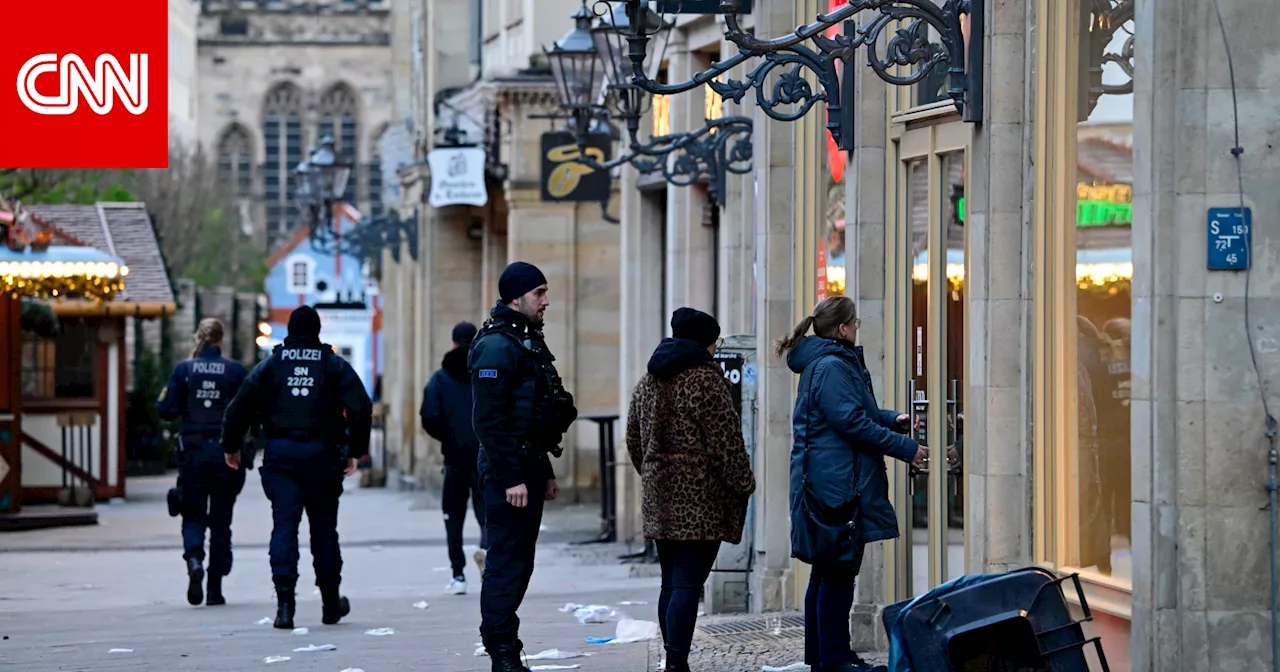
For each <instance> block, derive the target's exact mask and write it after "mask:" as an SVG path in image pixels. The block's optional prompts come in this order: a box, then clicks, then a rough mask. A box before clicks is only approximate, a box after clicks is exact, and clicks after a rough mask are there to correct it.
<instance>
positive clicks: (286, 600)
mask: <svg viewBox="0 0 1280 672" xmlns="http://www.w3.org/2000/svg"><path fill="white" fill-rule="evenodd" d="M297 608H298V606H297V603H296V602H294V596H293V591H292V590H281V589H280V588H276V622H275V627H277V628H279V629H281V630H292V629H293V612H294V611H296V610H297Z"/></svg>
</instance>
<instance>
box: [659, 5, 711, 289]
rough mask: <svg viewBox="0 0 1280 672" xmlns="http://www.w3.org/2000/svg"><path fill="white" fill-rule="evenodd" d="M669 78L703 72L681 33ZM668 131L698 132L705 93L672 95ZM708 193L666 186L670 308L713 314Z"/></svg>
mask: <svg viewBox="0 0 1280 672" xmlns="http://www.w3.org/2000/svg"><path fill="white" fill-rule="evenodd" d="M669 48H670V50H671V51H670V57H669V59H668V61H667V64H668V65H667V72H668V78H669V79H670V80H671V81H675V82H683V81H687V80H688V79H690V78H692V77H693V75H694V73H696V72H698V71H699V70H701V69H702V66H703V63H702V62H701V60H702V59H701V57H700V56H698V55H697V54H694V53H691V52H690V51H689V49H688V45H687V44H686V42H685V40H684V35H683V33H682V32H681V31H674V32H673V33H672V36H671V45H670V47H669ZM670 119H671V132H672V133H681V132H687V131H692V130H696V129H698V128H701V127H702V125H703V124H704V123H706V119H705V116H704V98H703V90H702V89H701V88H695V89H693V90H692V91H686V92H684V93H681V94H678V95H675V96H672V97H671V117H670ZM707 204H708V203H707V195H706V191H705V190H704V188H703V187H702V186H700V185H698V184H692V185H689V186H687V187H679V186H675V185H670V186H668V187H667V287H666V292H667V296H668V297H669V302H668V305H670V306H671V307H672V308H677V307H680V306H689V307H691V308H697V309H698V310H703V311H706V312H709V313H714V312H715V309H716V306H715V299H716V297H715V292H714V287H715V285H714V281H715V277H716V275H715V274H716V269H715V263H714V260H715V256H714V250H713V247H712V246H713V244H714V241H715V237H714V235H715V232H714V230H713V229H711V228H710V227H707V226H703V225H702V220H703V214H704V211H705V209H706V207H707Z"/></svg>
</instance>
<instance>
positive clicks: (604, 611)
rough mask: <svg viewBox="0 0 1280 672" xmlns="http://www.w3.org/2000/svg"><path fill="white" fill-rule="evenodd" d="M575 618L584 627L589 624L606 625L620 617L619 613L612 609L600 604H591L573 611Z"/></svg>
mask: <svg viewBox="0 0 1280 672" xmlns="http://www.w3.org/2000/svg"><path fill="white" fill-rule="evenodd" d="M573 617H574V618H576V619H578V622H579V623H581V624H582V625H586V624H588V623H606V622H608V621H611V620H613V619H615V618H617V617H618V612H617V611H616V610H614V609H613V608H612V607H606V606H604V605H600V604H591V605H587V606H585V607H578V608H577V609H575V610H574V611H573Z"/></svg>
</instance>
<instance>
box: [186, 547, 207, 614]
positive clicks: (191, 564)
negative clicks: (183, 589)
mask: <svg viewBox="0 0 1280 672" xmlns="http://www.w3.org/2000/svg"><path fill="white" fill-rule="evenodd" d="M201 602H204V567H203V565H202V563H201V562H200V560H198V559H196V558H191V559H190V560H188V561H187V604H189V605H191V606H193V607H194V606H196V605H198V604H200V603H201Z"/></svg>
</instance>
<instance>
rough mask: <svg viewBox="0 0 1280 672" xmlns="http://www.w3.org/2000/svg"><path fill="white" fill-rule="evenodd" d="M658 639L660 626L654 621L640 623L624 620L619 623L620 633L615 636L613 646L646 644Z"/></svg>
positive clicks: (633, 620)
mask: <svg viewBox="0 0 1280 672" xmlns="http://www.w3.org/2000/svg"><path fill="white" fill-rule="evenodd" d="M657 637H658V624H657V623H654V622H653V621H638V620H635V619H632V618H623V619H622V620H621V621H618V631H617V632H616V633H615V634H614V636H613V642H611V643H612V644H630V643H631V642H644V641H648V640H650V639H656V638H657Z"/></svg>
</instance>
